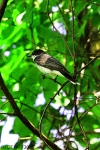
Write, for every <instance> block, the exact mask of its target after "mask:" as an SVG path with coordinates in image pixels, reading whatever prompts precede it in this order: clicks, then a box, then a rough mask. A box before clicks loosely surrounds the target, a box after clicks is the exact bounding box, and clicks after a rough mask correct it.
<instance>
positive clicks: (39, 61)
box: [28, 49, 80, 85]
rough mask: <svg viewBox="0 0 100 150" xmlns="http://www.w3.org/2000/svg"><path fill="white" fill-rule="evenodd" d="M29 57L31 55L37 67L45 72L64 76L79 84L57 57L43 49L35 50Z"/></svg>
mask: <svg viewBox="0 0 100 150" xmlns="http://www.w3.org/2000/svg"><path fill="white" fill-rule="evenodd" d="M28 57H31V58H32V59H33V61H34V63H35V64H36V66H37V68H38V69H39V70H40V71H41V72H43V73H44V74H48V75H50V76H52V77H56V76H58V75H59V76H63V77H65V78H67V79H68V80H69V81H70V82H71V83H73V84H79V85H80V83H78V82H77V81H76V80H75V78H74V77H73V76H71V75H70V72H69V71H68V70H67V69H66V68H65V67H64V66H63V65H62V64H61V63H60V62H59V61H58V60H57V59H55V58H53V57H52V56H51V55H49V54H47V53H46V52H44V51H43V50H41V49H36V50H34V51H33V52H32V53H31V54H30V55H29V56H28Z"/></svg>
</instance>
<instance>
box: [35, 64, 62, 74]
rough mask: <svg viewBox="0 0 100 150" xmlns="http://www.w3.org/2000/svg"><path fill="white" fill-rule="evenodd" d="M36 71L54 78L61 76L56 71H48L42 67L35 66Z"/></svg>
mask: <svg viewBox="0 0 100 150" xmlns="http://www.w3.org/2000/svg"><path fill="white" fill-rule="evenodd" d="M37 67H38V69H39V70H40V71H41V72H43V73H44V74H49V75H50V76H53V77H55V76H56V75H60V76H63V75H62V74H61V73H60V72H59V71H56V70H50V69H48V68H44V67H42V66H39V65H37Z"/></svg>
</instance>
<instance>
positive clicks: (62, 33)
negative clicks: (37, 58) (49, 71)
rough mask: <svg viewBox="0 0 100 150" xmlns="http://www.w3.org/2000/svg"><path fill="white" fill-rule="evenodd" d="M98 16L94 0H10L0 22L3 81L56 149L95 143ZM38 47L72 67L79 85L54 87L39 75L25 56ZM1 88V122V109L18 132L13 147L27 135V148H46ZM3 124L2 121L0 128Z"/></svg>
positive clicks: (98, 133)
mask: <svg viewBox="0 0 100 150" xmlns="http://www.w3.org/2000/svg"><path fill="white" fill-rule="evenodd" d="M1 4H2V2H1ZM1 6H2V5H1ZM99 18H100V2H99V0H96V1H94V0H89V1H85V0H73V1H72V0H67V1H64V0H62V1H58V0H55V1H54V0H50V1H49V0H41V1H39V0H38V1H35V0H21V1H19V0H17V1H15V0H9V1H8V3H7V6H6V9H5V12H4V15H3V17H2V21H1V23H0V72H1V74H2V77H3V80H4V82H5V84H6V87H7V88H8V90H9V92H10V93H11V95H12V96H13V98H14V100H15V102H16V104H17V106H18V108H19V109H20V111H21V113H23V114H24V116H25V117H26V118H27V120H29V121H30V122H31V123H32V124H33V125H34V126H35V128H36V129H39V128H40V127H41V132H42V133H43V134H44V135H45V136H46V137H47V138H48V140H50V141H52V143H55V144H57V146H58V147H59V148H60V149H68V150H71V149H79V146H81V147H83V148H84V149H86V148H87V149H89V148H90V150H94V149H96V150H99V147H100V143H99V142H98V141H99V140H100V139H99V137H100V120H99V113H100V112H99V111H100V103H99V96H98V95H99V89H100V76H99V74H100V60H99V54H100V32H99V29H100V21H99ZM38 48H41V49H43V50H45V51H46V52H47V53H49V54H50V55H52V56H53V57H55V58H56V59H58V60H59V61H60V62H61V63H62V64H64V66H66V68H67V70H68V71H70V72H71V74H72V75H73V74H74V73H75V74H76V78H77V80H78V82H79V83H80V84H81V85H80V86H79V85H75V86H74V85H73V84H71V83H70V82H68V83H67V84H66V85H65V86H64V87H63V88H62V89H61V90H60V91H59V89H60V87H61V85H59V84H58V83H57V82H54V80H51V79H49V77H48V76H46V78H45V79H44V80H43V78H42V77H41V75H42V73H41V72H39V70H38V69H37V68H36V67H35V65H34V64H33V61H32V60H31V59H30V58H28V57H27V56H28V54H29V53H31V52H32V51H33V50H34V49H38ZM94 57H95V59H94ZM92 59H94V61H91V60H92ZM89 62H90V63H89ZM88 63H89V64H88ZM85 65H86V66H85ZM84 66H85V67H84ZM82 67H84V69H82V71H81V70H80V68H82ZM79 70H80V71H79ZM78 71H79V72H78ZM77 72H78V73H77ZM57 81H59V82H60V83H61V84H64V83H65V81H66V79H64V78H62V77H58V78H57ZM0 86H1V85H0ZM4 93H5V92H4V91H3V90H2V91H0V99H1V100H0V109H1V111H0V112H1V113H0V120H1V121H5V122H6V118H5V115H6V117H7V116H10V115H12V116H15V120H14V125H13V127H12V131H11V133H13V134H18V135H19V137H20V138H19V141H18V142H17V143H16V145H15V146H14V149H22V145H23V144H24V142H26V141H28V140H30V145H29V147H30V148H31V149H32V148H34V149H37V150H38V149H46V150H47V149H49V148H50V145H49V148H48V146H47V145H46V143H45V142H44V140H43V138H41V137H40V136H37V135H36V134H35V133H34V132H32V130H31V129H30V128H29V127H28V126H27V124H24V123H23V122H22V120H21V119H20V118H19V117H18V115H17V114H16V113H15V110H13V108H12V107H11V106H12V105H11V103H10V100H9V99H8V98H7V95H6V94H4ZM94 93H95V94H94ZM39 95H41V96H39ZM42 97H43V98H42ZM43 99H44V100H45V102H44V103H43V104H41V101H42V100H43ZM50 100H51V101H52V102H51V103H50V105H48V107H47V104H48V103H49V102H50ZM37 101H38V103H37ZM46 107H47V109H46ZM44 110H45V114H44V116H43V112H44ZM41 117H42V122H40V120H41ZM40 123H41V124H40ZM2 129H3V126H2V125H1V126H0V132H2ZM1 136H2V135H1ZM27 137H28V138H27ZM39 137H40V138H41V140H42V141H43V142H40V140H39ZM20 139H22V140H21V141H20ZM37 143H39V144H38V145H39V146H37ZM59 143H60V144H59ZM12 144H13V143H12ZM1 149H2V148H1ZM11 149H12V147H11Z"/></svg>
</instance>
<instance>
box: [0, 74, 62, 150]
mask: <svg viewBox="0 0 100 150" xmlns="http://www.w3.org/2000/svg"><path fill="white" fill-rule="evenodd" d="M0 88H1V90H2V91H3V92H4V94H5V96H6V97H7V99H8V100H9V102H10V104H11V106H12V108H13V110H14V113H15V114H16V116H18V118H19V119H20V120H21V121H22V122H23V123H24V125H25V126H26V127H27V128H28V129H29V130H30V131H32V132H33V134H35V135H36V136H37V137H39V138H40V133H39V130H38V129H37V128H36V127H35V126H34V125H33V124H32V123H31V122H30V121H28V119H27V118H26V117H25V116H24V115H23V113H21V111H20V109H19V108H18V106H17V105H16V102H15V101H14V98H13V97H12V95H11V93H10V92H9V91H8V89H7V87H6V85H5V83H4V81H3V78H2V76H1V74H0ZM41 135H42V139H44V140H45V142H46V143H47V144H48V145H49V147H50V148H51V149H56V150H61V149H60V148H59V147H58V146H57V145H55V144H54V143H53V142H51V141H50V140H49V139H48V138H47V137H46V136H45V135H43V134H41Z"/></svg>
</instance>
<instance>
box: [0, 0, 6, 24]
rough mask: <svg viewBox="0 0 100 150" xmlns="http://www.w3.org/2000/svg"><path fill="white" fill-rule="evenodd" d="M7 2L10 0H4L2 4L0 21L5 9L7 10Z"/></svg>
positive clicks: (0, 6)
mask: <svg viewBox="0 0 100 150" xmlns="http://www.w3.org/2000/svg"><path fill="white" fill-rule="evenodd" d="M7 2H8V0H3V2H2V4H1V5H0V22H1V20H2V17H3V14H4V11H5V9H6V6H7Z"/></svg>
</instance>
